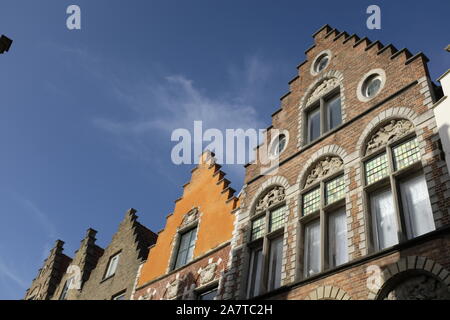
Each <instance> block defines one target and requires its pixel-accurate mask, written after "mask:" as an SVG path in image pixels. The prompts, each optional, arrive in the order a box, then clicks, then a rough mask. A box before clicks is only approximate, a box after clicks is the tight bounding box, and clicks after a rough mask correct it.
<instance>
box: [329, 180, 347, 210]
mask: <svg viewBox="0 0 450 320" xmlns="http://www.w3.org/2000/svg"><path fill="white" fill-rule="evenodd" d="M343 197H345V180H344V176H340V177H337V178H336V179H333V180H331V181H330V182H327V184H326V186H325V200H326V204H330V203H333V202H335V201H337V200H340V199H342V198H343Z"/></svg>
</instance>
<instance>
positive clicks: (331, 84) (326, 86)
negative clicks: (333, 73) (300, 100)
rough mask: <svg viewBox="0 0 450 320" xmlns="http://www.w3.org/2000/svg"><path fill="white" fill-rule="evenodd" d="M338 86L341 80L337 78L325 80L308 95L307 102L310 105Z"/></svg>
mask: <svg viewBox="0 0 450 320" xmlns="http://www.w3.org/2000/svg"><path fill="white" fill-rule="evenodd" d="M338 86H339V80H338V79H337V78H328V79H325V80H323V81H322V82H321V83H320V84H319V85H318V86H317V87H316V88H315V89H314V91H313V92H312V93H311V95H310V96H309V97H308V100H307V102H306V104H307V105H308V104H310V103H312V102H314V101H316V100H317V99H319V98H320V97H322V96H323V95H325V94H327V93H328V92H330V91H331V90H333V89H334V88H336V87H338Z"/></svg>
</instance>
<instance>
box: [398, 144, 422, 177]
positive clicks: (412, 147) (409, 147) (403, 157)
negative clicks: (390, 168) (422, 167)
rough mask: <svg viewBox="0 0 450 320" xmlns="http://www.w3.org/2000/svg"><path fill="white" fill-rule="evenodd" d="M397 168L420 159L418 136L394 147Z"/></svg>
mask: <svg viewBox="0 0 450 320" xmlns="http://www.w3.org/2000/svg"><path fill="white" fill-rule="evenodd" d="M392 152H393V154H394V165H395V170H400V169H403V168H405V167H407V166H409V165H411V164H413V163H414V162H417V161H420V150H419V142H418V141H417V138H414V139H412V140H409V141H407V142H405V143H402V144H400V145H399V146H396V147H394V148H393V149H392Z"/></svg>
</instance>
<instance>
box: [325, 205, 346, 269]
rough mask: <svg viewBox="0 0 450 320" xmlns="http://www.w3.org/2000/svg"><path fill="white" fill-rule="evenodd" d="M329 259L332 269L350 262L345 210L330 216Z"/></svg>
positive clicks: (342, 209)
mask: <svg viewBox="0 0 450 320" xmlns="http://www.w3.org/2000/svg"><path fill="white" fill-rule="evenodd" d="M328 241H329V244H328V259H329V263H330V266H331V267H336V266H338V265H341V264H343V263H346V262H347V261H348V248H347V216H346V214H345V208H341V209H339V210H338V211H336V212H333V213H331V214H330V215H329V218H328Z"/></svg>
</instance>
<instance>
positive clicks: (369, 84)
mask: <svg viewBox="0 0 450 320" xmlns="http://www.w3.org/2000/svg"><path fill="white" fill-rule="evenodd" d="M381 82H382V81H381V77H380V75H379V74H374V75H372V76H370V77H369V78H368V79H367V80H366V81H365V83H364V86H363V93H364V96H365V97H366V98H372V97H374V96H375V95H376V94H377V93H378V91H380V88H381Z"/></svg>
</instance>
